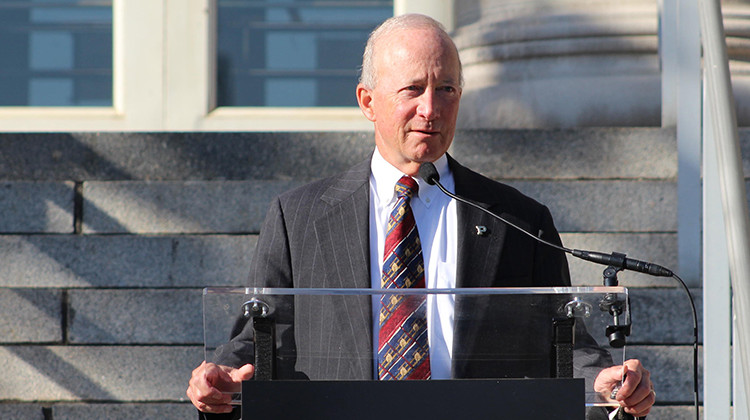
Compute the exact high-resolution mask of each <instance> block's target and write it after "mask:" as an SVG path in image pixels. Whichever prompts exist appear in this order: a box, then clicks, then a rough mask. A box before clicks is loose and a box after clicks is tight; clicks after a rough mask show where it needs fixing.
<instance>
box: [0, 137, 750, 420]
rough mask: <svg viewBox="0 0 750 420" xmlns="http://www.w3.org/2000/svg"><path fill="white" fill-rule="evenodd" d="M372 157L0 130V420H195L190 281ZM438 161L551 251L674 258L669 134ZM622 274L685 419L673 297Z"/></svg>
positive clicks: (652, 358)
mask: <svg viewBox="0 0 750 420" xmlns="http://www.w3.org/2000/svg"><path fill="white" fill-rule="evenodd" d="M746 144H747V143H743V145H745V146H746ZM372 148H373V143H372V139H371V133H365V132H361V133H360V132H356V133H45V134H40V133H34V134H23V133H21V134H8V133H6V134H2V133H0V214H1V215H2V217H0V308H2V310H1V311H0V366H3V367H4V374H3V375H0V418H3V419H5V418H9V419H35V418H39V419H54V420H59V419H73V418H75V419H102V418H107V419H120V418H122V419H125V418H160V419H161V418H170V419H171V418H174V419H182V418H194V415H195V413H194V411H193V410H192V408H191V406H190V405H189V403H188V402H187V400H186V397H185V392H184V391H185V388H186V386H187V381H188V378H189V375H190V371H191V370H192V369H193V368H194V367H195V366H197V365H198V364H199V363H200V362H201V361H202V360H203V349H202V342H203V334H202V314H201V290H202V288H203V287H206V286H241V285H243V281H244V279H245V276H246V275H247V272H248V270H249V268H250V267H251V265H252V251H253V249H254V247H255V243H256V241H257V234H258V230H259V228H260V225H261V222H262V220H263V217H264V215H265V210H266V207H267V205H268V203H269V201H270V200H271V198H272V197H273V196H274V195H275V194H278V193H279V192H281V191H284V190H286V189H289V188H292V187H294V186H297V185H300V184H302V183H304V182H307V181H310V180H313V179H317V178H320V177H323V176H327V175H331V174H334V173H336V172H338V171H340V170H343V169H345V168H346V167H347V166H348V165H349V164H350V163H352V162H356V161H359V160H362V159H366V158H367V157H368V156H369V154H370V152H371V150H372ZM451 153H452V154H453V156H454V157H456V158H457V159H458V160H459V161H461V162H462V163H464V164H466V165H467V166H469V167H472V168H473V169H475V170H477V171H478V172H481V173H484V174H485V175H488V176H490V177H492V178H495V179H498V180H502V181H504V182H508V183H510V184H512V185H514V186H515V187H517V188H519V189H521V190H522V191H524V192H526V193H527V194H529V195H531V196H533V197H535V198H537V199H539V200H540V201H542V202H544V203H545V204H547V205H548V206H549V207H550V209H551V211H552V213H553V216H555V219H556V222H557V225H558V229H559V230H560V231H561V233H562V237H563V241H564V242H565V244H566V245H567V246H569V247H574V248H582V249H592V250H601V251H603V252H611V251H620V252H627V253H628V255H629V256H631V257H633V258H641V259H647V260H649V261H654V262H657V263H659V264H661V265H664V266H668V267H676V266H677V256H676V254H677V252H676V220H677V211H676V175H677V174H676V172H677V158H676V141H675V135H674V132H673V131H671V130H662V129H651V128H648V129H582V130H487V131H459V132H458V133H457V134H456V140H455V142H454V146H453V148H452V150H451ZM570 263H571V271H572V274H573V279H574V283H575V284H577V285H598V284H600V283H601V276H602V274H601V273H602V269H603V267H599V266H594V265H592V264H589V263H585V262H582V261H573V260H570ZM620 282H621V284H622V285H625V286H628V287H631V289H632V290H631V294H632V301H633V322H634V330H633V334H632V336H631V339H630V343H631V348H630V351H632V354H633V355H635V356H638V357H641V358H643V359H644V360H645V361H646V362H647V363H648V366H649V367H650V368H651V369H652V372H653V375H654V378H655V382H656V384H657V388H658V389H659V404H660V407H659V408H658V409H657V410H656V411H655V413H659V412H663V413H665V414H664V415H668V416H669V418H691V417H690V411H689V408H688V407H687V406H688V405H689V404H690V403H691V389H690V386H689V379H690V373H689V366H690V363H691V362H690V357H691V354H690V346H689V343H690V338H691V337H690V335H691V332H692V327H691V326H690V325H689V324H688V323H687V322H686V319H687V318H688V317H689V313H688V308H687V306H686V304H685V301H684V296H682V295H681V293H682V291H681V290H679V289H676V288H675V285H674V284H673V283H672V282H671V281H670V280H669V279H654V278H650V277H648V276H645V275H641V274H633V273H622V274H621V275H620ZM693 292H694V293H693V294H694V295H695V296H696V297H698V298H699V297H700V289H695V290H693ZM698 305H699V308H700V299H698ZM659 410H661V411H659ZM667 413H668V414H667ZM654 418H667V417H654Z"/></svg>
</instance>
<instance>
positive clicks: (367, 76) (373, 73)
mask: <svg viewBox="0 0 750 420" xmlns="http://www.w3.org/2000/svg"><path fill="white" fill-rule="evenodd" d="M411 29H425V30H431V31H434V33H436V34H438V36H439V37H440V38H442V39H443V41H444V42H445V43H446V44H448V45H450V47H451V48H452V49H453V50H454V51H455V53H456V54H455V56H456V57H457V60H458V68H459V77H460V83H461V85H463V72H462V69H461V60H460V58H458V50H457V49H456V45H455V44H454V43H453V40H452V39H451V37H450V35H448V33H447V32H446V31H445V27H443V25H442V24H441V23H440V22H438V21H436V20H435V19H433V18H431V17H429V16H425V15H420V14H406V15H399V16H394V17H392V18H389V19H387V20H385V21H384V22H383V23H382V24H380V26H378V27H377V28H375V30H374V31H372V33H371V34H370V37H369V38H368V39H367V44H366V45H365V52H364V54H363V55H362V73H361V75H360V78H359V82H360V83H361V84H363V85H365V86H367V87H368V88H374V87H375V86H376V85H377V69H376V68H375V67H376V65H375V64H376V56H377V55H378V53H379V51H380V49H381V48H379V43H380V41H381V40H383V39H386V38H388V37H389V36H390V35H393V34H394V33H396V32H398V31H403V30H411Z"/></svg>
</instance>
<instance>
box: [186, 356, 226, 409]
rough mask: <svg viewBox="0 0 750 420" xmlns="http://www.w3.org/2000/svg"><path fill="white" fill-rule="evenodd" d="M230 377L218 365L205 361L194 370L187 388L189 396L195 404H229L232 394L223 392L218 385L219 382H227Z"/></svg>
mask: <svg viewBox="0 0 750 420" xmlns="http://www.w3.org/2000/svg"><path fill="white" fill-rule="evenodd" d="M228 379H230V376H229V375H228V374H227V373H225V372H224V371H223V370H222V369H220V368H219V367H218V366H216V365H214V364H211V363H209V364H206V363H205V362H204V363H202V364H201V365H200V366H198V368H196V369H195V370H194V371H193V374H192V376H191V378H190V381H189V386H188V390H187V394H188V397H190V400H191V401H192V402H193V404H194V405H196V403H204V404H228V403H229V402H230V401H231V396H227V395H226V394H224V393H222V392H221V390H220V389H218V388H217V386H216V384H217V383H221V382H226V380H228ZM196 406H197V405H196Z"/></svg>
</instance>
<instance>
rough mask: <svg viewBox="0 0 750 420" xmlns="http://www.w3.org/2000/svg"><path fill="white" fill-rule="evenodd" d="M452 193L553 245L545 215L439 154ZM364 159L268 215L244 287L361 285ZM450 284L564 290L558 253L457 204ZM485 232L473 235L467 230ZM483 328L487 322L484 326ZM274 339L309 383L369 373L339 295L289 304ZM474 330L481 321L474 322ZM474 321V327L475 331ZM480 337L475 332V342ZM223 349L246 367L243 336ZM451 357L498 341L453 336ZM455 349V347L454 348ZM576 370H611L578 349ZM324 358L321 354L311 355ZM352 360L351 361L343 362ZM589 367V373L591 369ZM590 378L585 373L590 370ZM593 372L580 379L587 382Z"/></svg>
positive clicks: (358, 307) (466, 371)
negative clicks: (454, 259)
mask: <svg viewBox="0 0 750 420" xmlns="http://www.w3.org/2000/svg"><path fill="white" fill-rule="evenodd" d="M448 160H449V165H450V168H451V170H452V172H453V176H454V180H455V188H456V191H455V192H456V193H457V194H459V195H461V196H464V197H466V198H468V199H470V200H473V201H475V202H477V203H480V204H481V205H482V206H484V207H486V208H487V209H490V210H492V211H493V212H495V213H496V214H500V215H502V216H504V217H505V218H506V219H508V220H510V221H511V222H514V223H515V224H517V225H518V226H520V227H522V228H524V229H525V230H527V231H529V232H533V233H536V234H538V235H539V236H540V237H542V238H544V239H546V240H547V241H550V242H553V243H556V244H559V243H560V238H559V235H558V233H557V230H556V229H555V227H554V225H553V222H552V217H551V215H550V212H549V210H548V209H547V208H546V207H545V206H543V205H541V204H539V203H538V202H536V201H534V200H532V199H531V198H529V197H527V196H525V195H523V194H521V193H520V192H519V191H517V190H515V189H513V188H511V187H509V186H507V185H504V184H500V183H497V182H495V181H492V180H489V179H487V178H485V177H483V176H481V175H479V174H477V173H475V172H473V171H471V170H469V169H467V168H465V167H463V166H461V165H460V164H459V163H457V162H456V161H455V160H454V159H452V158H451V157H450V156H449V157H448ZM369 176H370V160H369V159H368V160H366V161H364V162H361V163H359V164H357V165H356V166H354V167H352V168H351V169H349V170H348V171H346V172H344V173H343V174H340V175H337V176H333V177H330V178H326V179H322V180H319V181H316V182H313V183H311V184H308V185H305V186H303V187H300V188H297V189H294V190H291V191H288V192H286V193H284V194H282V195H280V196H279V197H278V198H276V199H275V200H274V201H273V202H272V203H271V206H270V208H269V210H268V214H267V216H266V220H265V222H264V225H263V227H262V230H261V235H260V238H259V240H258V244H257V247H256V252H255V256H254V258H253V268H252V272H251V273H250V281H249V283H250V284H249V285H250V286H259V287H297V288H310V287H315V288H321V287H322V288H368V287H370V273H369V267H370V263H369V255H370V251H369V247H370V242H369V197H370V193H369ZM457 215H458V255H457V257H458V266H457V273H456V276H457V278H456V283H457V287H545V286H567V285H570V279H569V272H568V266H567V261H566V259H565V256H564V254H562V253H561V252H559V251H557V250H554V249H552V248H550V247H547V246H545V245H541V244H539V243H538V242H537V241H534V240H533V239H531V238H529V237H528V236H526V235H523V234H521V233H519V232H517V231H515V230H514V229H512V228H508V227H507V226H506V225H505V224H504V223H502V222H500V221H498V220H496V219H494V218H493V217H491V216H489V215H487V214H486V213H484V212H481V211H479V210H477V209H474V208H472V207H470V206H467V205H465V204H462V203H458V205H457ZM477 225H481V226H486V227H487V229H488V234H487V235H483V236H479V235H476V228H475V226H477ZM491 322H494V320H493V321H491ZM280 323H281V324H286V325H285V326H284V327H283V328H281V329H280V331H282V332H281V333H280V334H279V336H278V337H277V341H279V342H280V343H281V344H280V348H282V349H285V350H282V354H281V361H280V362H278V366H277V368H278V369H279V376H281V377H287V378H289V377H298V378H309V379H339V380H345V379H370V378H372V376H373V349H372V336H371V334H372V305H371V303H370V298H369V297H364V298H362V300H361V301H360V302H358V303H357V304H352V302H351V301H343V300H341V298H340V297H335V296H333V297H327V298H321V299H320V300H317V301H316V302H315V303H312V302H311V301H305V302H297V303H295V306H294V319H293V320H292V319H289V320H280ZM479 324H481V323H479ZM479 324H476V325H479ZM479 334H483V336H482V337H483V338H482V339H478V338H479ZM233 341H234V342H233V343H232V344H230V345H229V346H228V348H227V349H225V350H227V351H226V353H224V355H223V356H221V357H224V358H225V360H226V361H227V363H226V364H236V365H241V364H244V363H248V362H250V361H252V358H251V357H250V355H251V352H252V343H251V338H250V336H249V335H248V334H247V333H246V331H243V332H242V333H240V335H239V336H238V337H235V339H234V340H233ZM454 342H455V346H454V347H455V348H456V349H457V350H456V349H454V356H455V355H456V354H465V355H467V354H468V355H470V354H471V353H472V352H473V351H475V350H478V351H483V349H484V348H486V347H493V346H498V345H502V343H497V342H494V341H492V340H489V341H488V340H487V339H486V337H485V336H484V333H483V332H482V331H481V330H480V329H478V328H474V329H473V331H472V328H468V329H466V331H458V330H457V331H456V332H455V336H454ZM459 347H460V348H459ZM583 351H584V353H585V355H584V357H579V356H580V354H579V355H577V361H583V365H580V364H579V365H578V366H576V368H577V369H584V370H585V369H588V368H589V367H593V366H601V365H611V361H610V360H608V359H607V355H605V354H602V353H600V352H597V351H596V350H593V351H591V350H587V349H584V350H583ZM321 354H324V355H326V357H317V356H318V355H321ZM352 355H355V357H352ZM486 368H487V366H486V365H485V366H474V367H473V366H471V365H470V364H468V365H467V364H464V365H457V363H456V362H454V366H453V371H454V376H455V377H482V376H486V377H493V372H491V371H489V372H488V371H486ZM594 369H595V368H594ZM592 372H594V370H592ZM593 375H595V374H594V373H591V374H585V376H587V377H589V381H587V382H589V383H588V384H587V385H588V386H591V384H590V380H591V378H593Z"/></svg>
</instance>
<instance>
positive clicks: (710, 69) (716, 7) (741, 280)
mask: <svg viewBox="0 0 750 420" xmlns="http://www.w3.org/2000/svg"><path fill="white" fill-rule="evenodd" d="M698 4H699V12H700V22H701V35H702V39H703V54H704V63H705V65H704V72H705V80H706V102H705V106H707V107H708V111H709V115H710V117H711V118H712V122H713V123H712V127H713V129H714V136H715V144H716V155H717V161H718V162H717V163H718V170H719V179H720V184H721V197H722V205H723V209H724V219H725V220H724V221H725V231H726V237H727V249H728V251H729V271H730V275H731V280H732V292H733V307H734V318H735V321H736V331H735V337H736V342H735V346H739V350H738V351H735V355H737V358H736V359H735V363H738V364H739V371H740V372H741V374H742V377H743V379H744V382H745V384H750V312H748V311H750V217H749V216H748V205H747V197H746V193H745V177H744V174H743V171H742V156H741V154H740V145H739V134H738V132H737V115H736V113H735V103H734V96H733V94H732V84H731V79H730V73H729V59H728V55H727V49H726V41H725V39H726V38H725V35H724V25H723V22H722V13H721V4H720V2H719V1H718V0H699V1H698ZM747 393H748V392H747V389H746V390H745V403H746V405H748V407H747V408H748V412H750V398H749V396H748V395H747ZM735 403H736V402H735Z"/></svg>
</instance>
